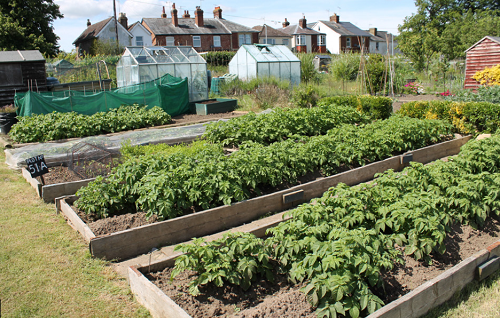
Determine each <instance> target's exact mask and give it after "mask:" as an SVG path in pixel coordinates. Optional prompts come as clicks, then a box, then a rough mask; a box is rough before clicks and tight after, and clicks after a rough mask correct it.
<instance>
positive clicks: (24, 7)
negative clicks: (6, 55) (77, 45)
mask: <svg viewBox="0 0 500 318" xmlns="http://www.w3.org/2000/svg"><path fill="white" fill-rule="evenodd" d="M62 17H63V15H62V14H61V12H60V11H59V6H58V5H57V4H55V3H54V1H53V0H41V1H40V0H4V1H1V2H0V49H1V50H40V52H42V53H43V54H46V55H49V56H54V55H56V54H57V52H58V51H59V46H58V45H57V40H58V39H59V37H58V36H57V35H56V34H55V33H54V29H53V27H52V22H53V21H54V20H55V19H58V18H59V19H60V18H62Z"/></svg>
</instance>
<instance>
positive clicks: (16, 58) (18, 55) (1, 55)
mask: <svg viewBox="0 0 500 318" xmlns="http://www.w3.org/2000/svg"><path fill="white" fill-rule="evenodd" d="M35 61H45V58H44V57H43V55H42V53H40V51H38V50H26V51H0V63H11V62H35Z"/></svg>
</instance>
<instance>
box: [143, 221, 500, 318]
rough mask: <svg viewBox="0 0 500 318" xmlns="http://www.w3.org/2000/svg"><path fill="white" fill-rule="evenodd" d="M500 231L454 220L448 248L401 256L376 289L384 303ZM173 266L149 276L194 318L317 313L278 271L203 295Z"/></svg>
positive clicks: (499, 225) (493, 225)
mask: <svg viewBox="0 0 500 318" xmlns="http://www.w3.org/2000/svg"><path fill="white" fill-rule="evenodd" d="M499 235H500V218H499V217H494V218H489V219H488V220H487V222H486V224H485V226H484V228H483V229H482V230H475V229H473V228H472V227H471V226H468V225H454V226H453V227H452V231H451V232H450V233H448V235H447V238H446V241H445V242H446V252H445V254H443V255H432V257H433V264H432V265H426V264H424V263H423V262H419V261H415V260H414V259H413V258H411V257H408V256H404V261H405V265H400V266H397V267H395V268H394V269H393V270H392V271H390V272H388V273H383V275H382V276H383V279H384V281H385V292H383V290H382V289H380V290H374V292H375V293H376V294H378V295H379V296H380V297H381V298H382V299H383V300H384V302H385V303H389V302H391V301H392V300H394V299H397V298H399V297H401V296H402V295H404V294H406V293H408V292H409V291H411V290H412V289H415V288H416V287H418V286H420V285H421V284H423V283H424V282H426V281H428V280H430V279H432V278H434V277H436V276H438V275H439V274H441V273H442V272H444V271H445V270H447V269H449V268H451V267H452V266H454V265H456V264H458V263H459V262H460V261H462V260H464V259H466V258H467V257H470V256H472V255H473V254H475V253H476V252H478V251H479V250H481V249H483V248H485V247H487V246H488V245H490V244H492V243H493V242H495V241H496V240H498V236H499ZM170 273H171V269H170V268H167V269H165V270H164V271H162V272H157V273H152V274H150V275H149V278H150V279H151V281H152V282H153V283H154V284H155V285H157V286H158V287H159V288H160V289H162V290H163V291H164V292H165V293H166V294H167V295H168V296H169V297H170V298H172V299H173V300H174V301H175V302H176V303H177V304H178V305H180V306H181V307H182V308H183V309H184V310H185V311H186V312H187V313H188V314H190V315H191V316H192V317H194V318H198V317H202V318H205V317H207V318H208V317H252V318H257V317H266V318H268V317H270V318H274V317H276V318H282V317H315V314H314V308H311V306H310V305H309V303H308V302H307V300H306V297H305V295H304V294H303V293H302V292H300V291H299V289H300V287H302V286H297V285H292V284H290V283H288V282H287V280H286V278H285V277H284V276H283V275H276V276H275V277H276V283H275V284H270V283H268V282H266V281H265V280H263V279H259V280H258V281H257V282H256V283H254V284H253V285H252V287H251V288H250V289H249V290H247V291H243V290H242V289H241V288H239V287H237V286H224V287H220V288H217V287H203V288H200V291H201V292H202V295H200V296H197V297H193V296H191V295H189V293H188V289H187V285H188V283H189V282H190V281H191V280H192V279H194V278H195V277H196V276H195V275H196V273H194V272H185V273H182V274H180V275H179V276H177V277H176V278H175V279H174V281H173V283H171V282H170Z"/></svg>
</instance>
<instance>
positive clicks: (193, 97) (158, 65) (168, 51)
mask: <svg viewBox="0 0 500 318" xmlns="http://www.w3.org/2000/svg"><path fill="white" fill-rule="evenodd" d="M165 74H170V75H172V76H175V77H180V78H186V77H187V79H188V85H189V100H190V101H199V100H206V99H208V78H207V62H206V61H205V59H204V58H202V57H201V56H200V54H198V52H196V50H194V49H193V48H192V47H190V46H172V47H164V46H149V47H140V46H128V47H126V48H125V52H124V53H123V55H122V57H121V58H120V60H119V61H118V63H117V65H116V80H117V85H118V87H124V86H130V85H135V84H140V83H145V82H149V81H152V80H155V79H157V78H160V77H162V76H163V75H165Z"/></svg>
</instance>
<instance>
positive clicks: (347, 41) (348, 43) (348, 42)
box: [345, 37, 352, 48]
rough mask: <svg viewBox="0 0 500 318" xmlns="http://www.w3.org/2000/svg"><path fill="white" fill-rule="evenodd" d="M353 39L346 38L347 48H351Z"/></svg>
mask: <svg viewBox="0 0 500 318" xmlns="http://www.w3.org/2000/svg"><path fill="white" fill-rule="evenodd" d="M351 45H352V44H351V38H350V37H346V38H345V47H347V48H351Z"/></svg>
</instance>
